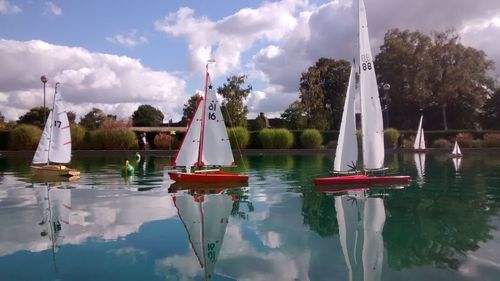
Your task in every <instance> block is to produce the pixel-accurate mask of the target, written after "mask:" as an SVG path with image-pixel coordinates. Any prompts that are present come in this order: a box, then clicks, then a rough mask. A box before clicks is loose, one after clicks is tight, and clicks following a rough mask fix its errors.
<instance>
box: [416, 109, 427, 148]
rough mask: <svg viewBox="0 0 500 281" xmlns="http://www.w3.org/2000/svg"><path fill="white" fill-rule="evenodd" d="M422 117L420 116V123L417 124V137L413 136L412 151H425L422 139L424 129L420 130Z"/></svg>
mask: <svg viewBox="0 0 500 281" xmlns="http://www.w3.org/2000/svg"><path fill="white" fill-rule="evenodd" d="M423 118H424V116H423V115H421V116H420V122H419V123H418V129H417V135H416V136H415V143H413V148H414V149H419V150H422V149H425V139H424V129H423V128H422V120H423Z"/></svg>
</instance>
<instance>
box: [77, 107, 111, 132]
mask: <svg viewBox="0 0 500 281" xmlns="http://www.w3.org/2000/svg"><path fill="white" fill-rule="evenodd" d="M104 120H106V114H104V112H103V111H102V110H101V109H99V108H95V107H94V108H92V110H91V111H90V112H89V113H87V114H85V115H84V116H83V117H82V118H80V123H79V124H80V126H82V127H84V128H86V129H88V130H95V129H97V128H99V126H100V125H101V123H102V122H103V121H104Z"/></svg>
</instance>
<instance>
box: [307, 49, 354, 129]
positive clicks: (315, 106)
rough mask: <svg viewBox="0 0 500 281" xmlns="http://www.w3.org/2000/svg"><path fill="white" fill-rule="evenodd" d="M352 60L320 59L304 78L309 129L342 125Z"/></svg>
mask: <svg viewBox="0 0 500 281" xmlns="http://www.w3.org/2000/svg"><path fill="white" fill-rule="evenodd" d="M349 74H350V63H349V62H348V61H345V60H338V61H337V60H333V59H327V58H320V59H319V60H318V61H317V62H316V64H315V65H314V66H311V67H309V69H308V70H307V72H305V73H302V76H301V78H300V87H299V90H300V104H301V108H302V109H303V110H304V113H305V118H306V123H307V127H308V128H315V129H319V130H325V129H331V128H333V127H334V125H335V124H340V120H341V118H342V111H343V108H344V99H345V95H346V89H347V83H348V81H349Z"/></svg>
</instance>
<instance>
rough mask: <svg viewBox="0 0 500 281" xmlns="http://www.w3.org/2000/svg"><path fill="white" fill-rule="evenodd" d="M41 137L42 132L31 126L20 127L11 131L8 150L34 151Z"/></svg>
mask: <svg viewBox="0 0 500 281" xmlns="http://www.w3.org/2000/svg"><path fill="white" fill-rule="evenodd" d="M41 136H42V130H40V128H38V127H37V126H33V125H20V126H17V127H16V128H14V129H13V130H12V132H11V133H10V136H9V145H8V147H9V149H11V150H35V149H36V147H37V146H38V142H39V141H40V137H41Z"/></svg>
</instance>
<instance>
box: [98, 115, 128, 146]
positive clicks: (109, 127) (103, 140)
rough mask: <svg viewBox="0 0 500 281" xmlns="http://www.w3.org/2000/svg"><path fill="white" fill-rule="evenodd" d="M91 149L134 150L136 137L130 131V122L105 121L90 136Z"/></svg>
mask: <svg viewBox="0 0 500 281" xmlns="http://www.w3.org/2000/svg"><path fill="white" fill-rule="evenodd" d="M90 143H91V149H110V150H111V149H120V150H127V149H136V148H137V137H136V135H135V133H134V132H132V131H131V130H130V122H127V121H123V120H113V119H106V120H104V121H103V122H102V124H101V126H100V128H99V129H97V130H96V131H93V132H91V134H90Z"/></svg>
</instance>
